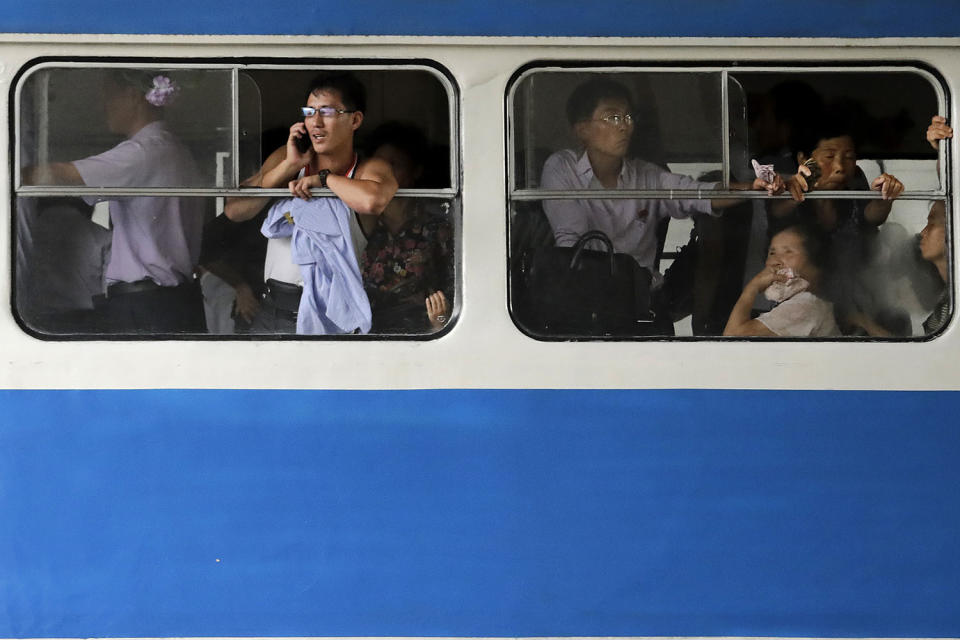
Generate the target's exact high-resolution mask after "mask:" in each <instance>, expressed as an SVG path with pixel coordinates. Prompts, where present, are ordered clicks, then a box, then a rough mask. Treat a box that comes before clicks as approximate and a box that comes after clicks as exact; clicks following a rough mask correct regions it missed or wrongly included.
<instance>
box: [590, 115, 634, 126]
mask: <svg viewBox="0 0 960 640" xmlns="http://www.w3.org/2000/svg"><path fill="white" fill-rule="evenodd" d="M595 122H606V123H607V124H608V125H610V126H611V127H619V126H620V125H624V126H626V127H629V126H630V125H632V124H633V122H634V120H633V114H632V113H625V114H623V115H620V114H619V113H611V114H610V115H608V116H603V117H602V118H597V119H596V120H595Z"/></svg>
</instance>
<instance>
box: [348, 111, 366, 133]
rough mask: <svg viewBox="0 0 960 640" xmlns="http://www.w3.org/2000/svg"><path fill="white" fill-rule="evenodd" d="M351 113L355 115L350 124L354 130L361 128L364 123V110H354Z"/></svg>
mask: <svg viewBox="0 0 960 640" xmlns="http://www.w3.org/2000/svg"><path fill="white" fill-rule="evenodd" d="M350 115H351V116H352V117H353V122H352V123H351V125H350V126H351V128H352V129H353V130H354V131H356V130H357V129H359V128H360V125H361V124H363V111H354V112H353V113H351V114H350Z"/></svg>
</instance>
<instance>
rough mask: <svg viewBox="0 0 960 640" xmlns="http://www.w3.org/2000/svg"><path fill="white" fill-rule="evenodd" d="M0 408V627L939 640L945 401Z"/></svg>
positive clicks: (953, 516)
mask: <svg viewBox="0 0 960 640" xmlns="http://www.w3.org/2000/svg"><path fill="white" fill-rule="evenodd" d="M2 401H3V406H4V408H5V411H4V417H3V419H2V423H0V424H2V426H0V514H2V519H0V603H2V605H0V637H89V636H93V635H96V636H120V637H125V636H161V637H178V636H261V635H267V636H341V635H350V636H567V635H591V636H616V635H631V636H638V635H639V636H657V635H659V636H677V635H691V636H698V635H709V636H713V635H721V636H722V635H729V636H775V635H789V636H867V637H870V636H873V637H876V636H957V635H960V607H958V606H957V604H958V600H957V594H958V593H960V545H958V544H957V539H958V533H960V501H958V500H957V493H958V488H960V465H958V464H957V460H958V458H960V430H958V429H957V428H956V420H955V416H956V415H957V414H958V412H960V395H958V394H957V393H953V392H904V393H893V392H888V393H883V392H825V391H824V392H797V391H559V390H558V391H495V390H488V391H402V392H399V391H394V392H379V391H343V392H341V391H336V392H335V391H315V392H305V391H301V392H281V391H18V392H2ZM78 416H85V419H83V420H78ZM385 417H387V418H386V419H385Z"/></svg>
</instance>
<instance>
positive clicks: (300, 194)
mask: <svg viewBox="0 0 960 640" xmlns="http://www.w3.org/2000/svg"><path fill="white" fill-rule="evenodd" d="M314 187H317V188H319V187H320V176H316V175H313V176H304V177H302V178H295V179H293V180H291V181H290V184H289V189H290V193H291V194H292V195H293V197H295V198H302V199H304V200H309V199H310V198H311V194H310V189H312V188H314Z"/></svg>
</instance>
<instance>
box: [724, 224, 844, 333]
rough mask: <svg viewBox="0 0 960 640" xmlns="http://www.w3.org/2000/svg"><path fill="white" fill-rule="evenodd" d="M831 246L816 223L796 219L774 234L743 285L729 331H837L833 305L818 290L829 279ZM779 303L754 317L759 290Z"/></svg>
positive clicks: (729, 323)
mask: <svg viewBox="0 0 960 640" xmlns="http://www.w3.org/2000/svg"><path fill="white" fill-rule="evenodd" d="M828 254H829V250H828V247H827V240H826V238H825V237H824V235H823V233H822V232H821V231H820V230H819V229H817V228H816V227H815V226H814V225H812V224H809V223H802V222H797V223H793V224H791V225H790V226H788V227H786V228H784V229H783V230H781V231H780V232H779V233H777V234H776V235H774V236H773V238H772V239H771V240H770V247H769V249H768V250H767V261H766V265H765V266H764V268H763V270H762V271H760V273H758V274H757V275H755V276H754V277H753V278H752V279H751V280H750V281H749V282H748V283H747V285H746V286H745V287H744V289H743V293H742V294H741V295H740V298H739V299H738V300H737V303H736V304H735V305H734V307H733V310H732V311H731V312H730V318H729V319H728V320H727V326H726V328H724V331H723V335H725V336H757V337H830V336H839V335H840V330H839V328H838V327H837V323H836V320H835V318H834V314H833V305H832V304H831V303H830V302H828V301H826V300H824V299H823V297H822V296H821V295H820V293H821V288H822V285H823V283H824V282H825V279H826V275H827V273H826V267H827V260H828ZM761 293H762V294H764V296H765V297H766V298H767V299H769V300H771V301H772V302H774V303H776V306H775V307H774V308H773V309H771V310H770V311H767V312H766V313H762V314H760V315H759V316H758V317H756V318H752V317H751V310H752V309H753V306H754V301H755V300H756V298H757V296H759V295H760V294H761Z"/></svg>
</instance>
